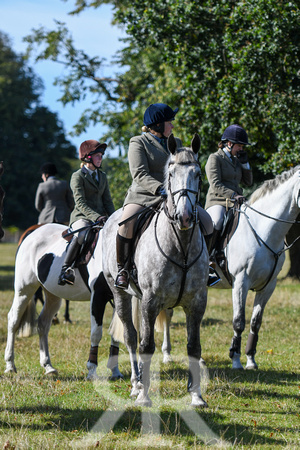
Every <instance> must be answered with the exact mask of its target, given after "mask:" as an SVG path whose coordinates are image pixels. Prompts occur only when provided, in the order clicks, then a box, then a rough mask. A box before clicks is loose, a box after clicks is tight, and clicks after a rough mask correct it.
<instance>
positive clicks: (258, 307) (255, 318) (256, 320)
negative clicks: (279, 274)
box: [245, 279, 276, 370]
mask: <svg viewBox="0 0 300 450" xmlns="http://www.w3.org/2000/svg"><path fill="white" fill-rule="evenodd" d="M275 287H276V279H275V280H273V281H272V282H270V283H269V284H268V285H267V286H266V288H265V289H264V290H263V291H261V292H257V293H256V295H255V299H254V304H253V311H252V316H251V321H250V334H249V336H248V341H247V345H246V355H247V365H246V367H245V369H247V370H255V369H258V365H257V364H256V361H255V358H254V355H255V353H256V345H257V341H258V332H259V330H260V327H261V323H262V318H263V314H264V310H265V307H266V304H267V303H268V300H269V298H270V297H271V295H272V294H273V292H274V289H275Z"/></svg>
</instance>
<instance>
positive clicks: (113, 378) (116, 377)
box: [109, 369, 124, 381]
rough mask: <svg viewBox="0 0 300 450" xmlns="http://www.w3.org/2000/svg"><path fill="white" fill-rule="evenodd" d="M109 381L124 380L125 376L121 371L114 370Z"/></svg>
mask: <svg viewBox="0 0 300 450" xmlns="http://www.w3.org/2000/svg"><path fill="white" fill-rule="evenodd" d="M109 380H110V381H117V380H124V375H123V374H122V373H121V372H120V371H119V369H117V370H112V371H111V376H110V377H109Z"/></svg>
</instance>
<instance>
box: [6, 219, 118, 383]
mask: <svg viewBox="0 0 300 450" xmlns="http://www.w3.org/2000/svg"><path fill="white" fill-rule="evenodd" d="M66 229H67V227H65V226H64V225H59V224H45V225H42V226H40V227H38V228H37V229H35V230H34V231H32V230H31V229H30V230H29V234H26V236H25V238H24V240H23V241H22V242H21V244H20V245H19V247H18V250H17V255H16V262H15V287H14V289H15V295H14V299H13V303H12V307H11V309H10V311H9V313H8V325H7V345H6V351H5V361H6V370H5V372H16V371H17V370H16V367H15V363H14V342H15V336H16V333H17V332H18V331H20V330H22V334H23V335H27V336H30V335H31V334H32V333H33V332H34V330H35V328H36V308H35V301H34V298H33V296H34V293H35V292H36V291H37V289H38V288H39V286H42V288H43V290H44V293H45V302H44V305H43V308H42V311H41V313H40V315H39V317H38V321H37V328H38V333H39V340H40V364H41V366H42V367H43V368H44V369H45V373H46V374H50V373H55V372H57V371H56V369H55V368H54V367H53V366H52V364H51V361H50V354H49V349H48V333H49V329H50V325H51V322H52V318H53V317H54V315H55V314H56V313H57V311H58V310H59V307H60V304H61V298H65V299H68V300H76V301H89V300H90V301H91V304H90V317H91V349H90V355H89V360H88V363H87V368H88V375H87V378H88V379H91V380H92V379H95V378H97V374H96V368H97V363H98V360H97V356H98V345H99V342H100V340H101V337H102V320H103V315H104V310H105V306H106V303H107V302H108V301H110V300H111V299H112V293H111V292H110V290H109V288H108V285H107V283H106V281H105V279H104V277H103V273H102V253H101V235H102V230H100V231H99V238H98V241H97V243H96V247H95V250H94V253H93V256H92V258H91V259H90V261H89V263H88V264H87V266H86V272H85V271H83V272H82V274H83V276H84V274H85V275H86V277H85V278H86V280H85V281H84V279H83V277H82V275H81V273H80V272H79V270H78V269H75V270H76V279H75V283H74V285H73V286H70V285H68V284H66V285H65V286H60V285H58V283H57V281H58V276H59V274H60V271H61V266H62V263H63V261H64V256H65V252H66V245H67V243H66V240H65V239H63V238H62V232H63V231H65V230H66ZM87 280H88V281H87ZM24 330H25V331H24ZM118 350H119V343H118V342H116V341H114V339H113V338H112V339H111V348H110V358H109V361H108V365H107V367H108V368H109V369H111V371H112V377H111V378H112V379H117V378H120V377H123V376H122V374H121V373H120V371H119V368H118V358H117V354H118Z"/></svg>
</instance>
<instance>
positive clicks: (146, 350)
mask: <svg viewBox="0 0 300 450" xmlns="http://www.w3.org/2000/svg"><path fill="white" fill-rule="evenodd" d="M168 148H169V150H170V152H171V155H170V158H169V160H168V163H167V165H166V172H165V189H166V192H167V195H168V197H167V200H166V201H165V203H164V207H163V208H162V209H161V210H160V211H159V212H158V213H156V215H155V217H154V218H153V219H152V221H151V223H150V225H149V227H148V228H147V229H146V231H144V233H143V234H142V236H141V238H140V240H139V242H138V244H137V247H136V250H135V254H134V263H135V266H136V269H137V274H138V286H139V289H137V288H136V287H135V285H134V284H133V282H132V281H131V283H130V287H129V289H128V290H127V291H122V290H120V289H118V288H116V287H114V280H115V278H116V276H117V265H116V250H115V247H116V245H115V240H116V233H117V228H118V222H120V218H121V213H122V211H121V210H119V211H117V212H116V213H114V214H113V215H112V216H111V217H110V218H109V219H108V221H107V223H106V226H105V227H104V229H103V272H104V275H105V278H106V279H107V282H108V284H109V286H110V288H111V290H112V291H113V295H114V301H115V306H116V311H117V313H118V316H119V317H120V319H121V321H122V323H123V326H124V340H125V343H126V346H127V349H128V351H129V354H130V361H131V370H132V372H131V383H132V390H131V396H132V397H135V396H137V399H136V402H135V403H136V405H142V406H151V404H152V402H151V400H150V398H149V395H148V391H149V385H150V373H149V372H150V363H151V358H152V355H153V353H154V351H155V342H154V323H155V320H156V318H157V316H158V314H159V312H160V311H161V310H163V309H166V308H171V307H176V306H181V307H182V308H183V309H184V311H185V314H186V323H187V335H188V344H187V349H188V358H189V380H188V391H189V392H190V394H191V397H192V405H193V406H206V403H205V401H204V400H203V399H202V397H201V392H200V366H199V360H200V357H201V346H200V323H201V320H202V317H203V314H204V311H205V308H206V302H207V289H206V283H207V279H208V254H207V249H206V246H205V243H204V238H203V235H202V233H201V231H200V227H199V224H198V220H197V213H196V211H197V205H196V202H197V195H198V190H199V182H200V166H199V163H198V161H197V158H196V154H197V152H198V150H199V148H200V139H199V136H198V135H195V137H194V138H193V140H192V149H189V148H179V149H177V148H176V141H175V138H174V137H173V135H171V136H170V137H169V139H168ZM132 295H134V296H135V297H138V298H139V300H140V309H141V326H140V338H141V339H140V345H139V363H138V362H137V357H136V349H137V332H136V330H135V328H134V326H133V322H132V303H131V297H132Z"/></svg>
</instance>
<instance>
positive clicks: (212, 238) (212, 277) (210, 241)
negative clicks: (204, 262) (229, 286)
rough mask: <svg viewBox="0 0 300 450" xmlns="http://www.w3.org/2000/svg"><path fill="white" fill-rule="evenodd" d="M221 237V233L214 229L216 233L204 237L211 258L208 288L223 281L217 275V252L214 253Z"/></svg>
mask: <svg viewBox="0 0 300 450" xmlns="http://www.w3.org/2000/svg"><path fill="white" fill-rule="evenodd" d="M219 235H220V231H219V230H216V229H215V228H214V231H213V232H212V233H211V234H208V235H206V236H204V239H205V243H206V247H207V251H208V254H209V257H210V261H209V275H208V281H207V286H214V285H215V284H217V283H219V281H221V278H220V277H219V275H218V274H217V272H216V270H215V267H216V262H215V252H214V250H215V248H214V247H215V245H216V242H217V240H218V237H219Z"/></svg>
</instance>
